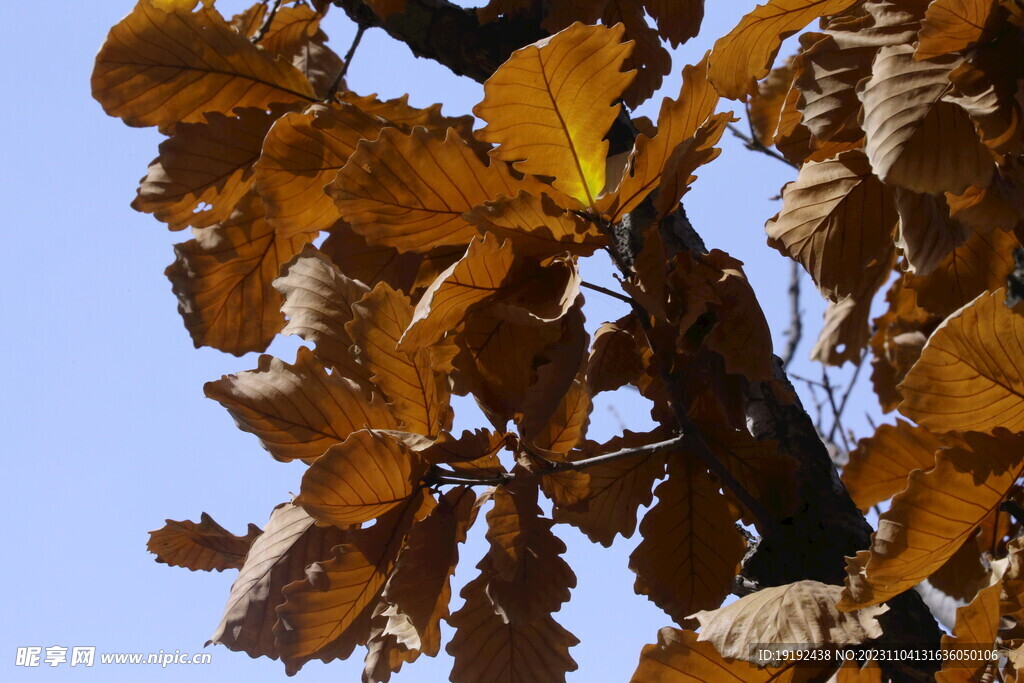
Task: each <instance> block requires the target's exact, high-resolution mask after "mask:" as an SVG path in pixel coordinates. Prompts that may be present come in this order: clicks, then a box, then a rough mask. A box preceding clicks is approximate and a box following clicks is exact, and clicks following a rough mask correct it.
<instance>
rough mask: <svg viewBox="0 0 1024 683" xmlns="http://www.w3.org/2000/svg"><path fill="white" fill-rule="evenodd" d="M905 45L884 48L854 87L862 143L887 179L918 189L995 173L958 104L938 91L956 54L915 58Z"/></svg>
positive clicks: (982, 180) (950, 188)
mask: <svg viewBox="0 0 1024 683" xmlns="http://www.w3.org/2000/svg"><path fill="white" fill-rule="evenodd" d="M913 53H914V48H913V46H910V45H891V46H886V47H883V48H881V49H880V50H879V51H878V53H877V55H876V56H875V60H874V62H873V64H872V75H871V78H870V79H868V80H867V81H863V82H862V83H861V84H860V86H859V87H858V89H857V95H858V97H859V98H860V101H861V103H862V104H863V105H864V121H863V128H864V132H865V134H866V135H867V143H866V147H865V150H866V152H867V155H868V158H869V159H870V160H871V167H872V169H874V171H875V174H876V175H877V176H878V178H879V179H880V180H881V181H882V182H885V183H891V184H894V185H899V186H900V187H903V188H905V189H908V190H913V191H914V192H920V193H939V192H953V193H959V192H963V190H964V189H966V188H967V187H968V186H969V185H975V186H977V187H985V186H987V185H988V184H989V182H990V181H991V179H992V172H993V169H994V164H993V163H992V156H991V154H990V153H989V152H988V150H987V149H986V147H985V145H984V144H983V143H982V142H981V140H980V139H979V138H978V134H977V132H976V131H975V128H974V124H973V123H972V122H971V120H970V117H969V116H968V115H967V112H966V111H964V109H963V108H962V107H959V106H957V105H956V104H953V103H951V102H947V101H945V100H944V99H943V97H944V96H945V95H946V94H947V93H948V92H949V90H950V88H951V85H950V82H949V74H950V72H951V71H952V69H953V67H955V66H956V62H955V61H951V60H949V59H944V60H942V61H936V60H925V61H915V60H914V56H913Z"/></svg>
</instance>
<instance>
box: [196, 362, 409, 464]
mask: <svg viewBox="0 0 1024 683" xmlns="http://www.w3.org/2000/svg"><path fill="white" fill-rule="evenodd" d="M203 389H204V391H205V392H206V396H207V397H209V398H212V399H214V400H215V401H217V402H219V403H220V404H221V405H223V406H224V407H225V408H227V409H228V412H229V413H231V416H232V417H233V418H235V422H236V423H237V424H238V427H239V429H242V430H243V431H246V432H251V433H252V434H255V435H256V436H257V437H259V439H260V443H261V444H262V445H263V447H264V448H266V449H267V450H268V451H269V452H270V454H271V455H272V456H274V458H276V459H277V460H283V461H287V460H296V459H301V460H306V461H312V460H313V459H315V458H317V457H318V456H320V455H321V454H322V453H323V452H324V451H326V450H327V449H328V448H329V447H330V446H333V445H335V444H339V443H341V442H342V441H344V440H345V439H347V438H348V436H349V435H350V434H351V433H352V432H355V431H358V430H360V429H364V428H366V427H375V428H377V429H394V428H396V427H397V426H398V424H397V421H396V420H395V418H394V416H393V415H392V413H391V411H390V410H389V409H388V407H387V406H386V405H385V404H384V401H383V400H382V399H381V397H380V396H377V395H371V394H370V393H369V391H367V390H366V389H364V388H362V387H360V386H359V385H357V384H356V383H354V382H353V381H351V380H349V379H347V378H345V377H341V376H340V375H338V374H336V373H331V374H328V373H327V371H326V369H325V368H324V366H323V365H322V364H321V363H320V361H318V360H317V359H316V357H315V356H314V355H313V352H312V351H310V350H309V349H307V348H305V347H300V348H299V350H298V353H297V355H296V357H295V363H294V364H293V365H288V364H287V363H285V362H284V361H281V360H278V359H277V358H274V357H273V356H260V359H259V365H258V367H257V369H256V370H250V371H248V372H240V373H238V374H237V375H225V376H224V377H223V378H221V379H219V380H217V381H216V382H207V384H206V386H205V387H204V388H203Z"/></svg>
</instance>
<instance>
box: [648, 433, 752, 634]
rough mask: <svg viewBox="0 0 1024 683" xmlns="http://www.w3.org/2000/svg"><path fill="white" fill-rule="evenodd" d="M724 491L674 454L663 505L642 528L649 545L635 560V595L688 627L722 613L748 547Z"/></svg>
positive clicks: (685, 458) (695, 465)
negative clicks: (710, 611) (706, 612)
mask: <svg viewBox="0 0 1024 683" xmlns="http://www.w3.org/2000/svg"><path fill="white" fill-rule="evenodd" d="M718 488H719V485H718V483H717V482H715V481H713V480H712V479H711V477H710V475H709V474H708V473H707V471H706V470H705V469H704V468H703V467H702V466H701V465H700V464H698V463H696V462H695V461H694V458H693V457H691V456H689V455H686V454H683V453H678V452H677V453H672V454H671V455H670V456H669V459H668V479H667V480H666V481H664V482H662V483H661V484H660V485H659V486H658V488H657V489H655V491H654V492H655V494H657V496H658V503H657V504H656V505H655V506H654V507H653V508H651V509H650V511H649V512H648V513H647V514H646V515H644V518H643V521H642V522H641V523H640V534H641V535H642V536H643V541H641V542H640V545H638V546H637V547H636V550H634V551H633V553H632V554H631V555H630V557H629V568H630V569H632V570H633V571H634V572H636V575H637V578H636V583H635V584H634V587H633V588H634V590H635V591H636V592H637V594H639V595H646V596H647V597H648V599H650V600H651V601H652V602H654V604H656V605H657V606H658V607H660V608H662V609H663V610H665V612H666V613H667V614H668V615H669V616H670V617H672V619H674V620H675V621H676V623H680V624H681V623H683V622H684V621H685V620H686V619H687V618H688V617H689V616H690V615H691V614H693V613H694V612H695V611H697V610H699V609H705V608H715V607H718V606H719V605H720V604H721V603H722V600H723V599H724V598H725V596H726V595H728V594H729V589H730V587H731V586H732V580H733V578H734V577H735V576H736V572H737V571H738V570H739V564H740V560H742V559H743V553H744V552H745V550H746V542H745V541H744V539H743V536H742V534H740V532H739V530H738V529H737V528H736V524H735V523H736V517H735V516H734V515H733V512H732V510H731V508H730V506H729V504H728V502H727V500H726V498H725V497H724V496H723V495H722V494H721V493H719V491H718Z"/></svg>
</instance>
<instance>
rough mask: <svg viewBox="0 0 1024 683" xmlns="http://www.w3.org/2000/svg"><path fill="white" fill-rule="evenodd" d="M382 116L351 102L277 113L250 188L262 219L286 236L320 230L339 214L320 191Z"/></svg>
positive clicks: (371, 135) (375, 128) (375, 131)
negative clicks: (261, 210) (262, 208)
mask: <svg viewBox="0 0 1024 683" xmlns="http://www.w3.org/2000/svg"><path fill="white" fill-rule="evenodd" d="M382 125H383V122H382V121H380V120H379V119H376V118H374V117H372V116H369V115H367V114H364V113H363V112H362V111H360V110H359V109H357V108H355V107H354V106H352V105H348V104H344V103H334V104H331V105H330V106H325V105H322V104H316V105H313V106H312V107H309V108H308V109H307V110H305V111H303V112H301V113H299V112H293V113H291V114H288V115H286V116H284V117H283V118H281V119H279V120H278V121H277V122H276V123H275V124H274V127H273V128H271V129H270V132H269V133H268V134H267V138H266V140H265V141H264V143H263V152H262V154H261V156H260V159H259V162H258V163H257V164H256V167H255V172H256V191H257V192H259V194H260V197H262V198H263V203H264V204H265V205H266V207H267V221H268V222H269V223H270V224H271V225H272V226H273V227H274V229H275V230H276V231H277V232H278V234H280V235H282V236H284V237H287V236H290V235H295V234H299V233H304V232H314V233H315V232H317V231H319V230H326V229H327V228H329V227H331V226H332V225H334V223H335V221H337V220H338V218H339V217H340V216H339V214H338V209H337V207H336V206H335V204H334V201H333V200H332V199H331V198H330V197H329V196H327V195H326V194H325V193H324V187H325V186H326V185H327V183H329V182H331V181H332V180H334V177H335V175H337V173H338V171H339V170H340V169H341V168H342V167H343V166H344V165H345V162H347V161H348V158H349V156H351V154H352V152H354V151H355V149H356V145H357V144H358V143H359V141H360V140H374V139H376V138H377V135H378V134H379V133H380V129H381V127H382Z"/></svg>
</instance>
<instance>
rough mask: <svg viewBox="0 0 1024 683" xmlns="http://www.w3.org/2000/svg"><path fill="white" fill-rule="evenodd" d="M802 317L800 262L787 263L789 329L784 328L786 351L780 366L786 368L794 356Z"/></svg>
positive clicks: (802, 327)
mask: <svg viewBox="0 0 1024 683" xmlns="http://www.w3.org/2000/svg"><path fill="white" fill-rule="evenodd" d="M803 332H804V319H803V316H802V315H800V264H799V263H797V262H796V261H793V262H792V263H790V264H789V329H788V330H786V351H785V353H783V354H782V367H783V368H787V367H789V364H790V363H791V362H792V361H793V357H794V356H796V349H797V347H798V346H799V345H800V338H801V337H803Z"/></svg>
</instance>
